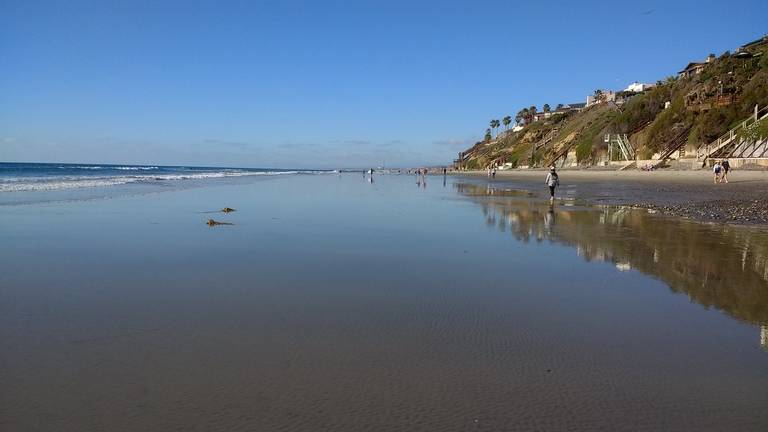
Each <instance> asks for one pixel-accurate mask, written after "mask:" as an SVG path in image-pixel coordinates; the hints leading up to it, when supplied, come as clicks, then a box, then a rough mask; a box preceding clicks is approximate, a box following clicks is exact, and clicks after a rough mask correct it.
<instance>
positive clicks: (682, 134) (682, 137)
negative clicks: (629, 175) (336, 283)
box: [653, 127, 691, 169]
mask: <svg viewBox="0 0 768 432" xmlns="http://www.w3.org/2000/svg"><path fill="white" fill-rule="evenodd" d="M690 130H691V128H690V127H686V128H682V129H681V130H680V131H679V132H678V133H677V134H675V136H674V137H673V138H672V139H671V140H669V141H667V145H666V146H664V152H663V153H662V154H661V156H660V157H659V159H658V160H657V161H656V163H654V164H653V168H654V169H655V168H658V167H660V166H661V165H662V164H663V163H664V162H666V160H667V159H669V157H670V156H672V154H673V153H675V152H676V151H678V150H680V147H682V146H684V145H685V143H686V142H687V141H688V132H689V131H690Z"/></svg>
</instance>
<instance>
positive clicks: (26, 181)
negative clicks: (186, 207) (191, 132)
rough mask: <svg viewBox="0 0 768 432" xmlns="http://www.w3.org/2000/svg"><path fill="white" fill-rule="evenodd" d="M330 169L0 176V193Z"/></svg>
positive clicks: (95, 168) (146, 168)
mask: <svg viewBox="0 0 768 432" xmlns="http://www.w3.org/2000/svg"><path fill="white" fill-rule="evenodd" d="M67 168H68V169H70V170H71V169H88V170H97V169H98V168H99V167H96V166H87V167H73V166H69V167H67ZM105 169H116V170H124V171H134V170H135V171H142V170H158V169H159V168H158V167H108V168H105ZM328 173H331V171H302V170H292V171H266V170H265V171H238V170H223V171H214V172H191V173H190V172H176V173H173V172H171V173H167V174H163V173H159V174H136V175H112V176H106V175H81V176H78V175H57V176H50V175H49V176H21V177H6V178H2V177H0V192H25V191H55V190H62V189H78V188H93V187H105V186H118V185H126V184H131V183H162V182H171V181H183V180H204V179H217V178H227V177H245V176H277V175H292V174H293V175H296V174H328Z"/></svg>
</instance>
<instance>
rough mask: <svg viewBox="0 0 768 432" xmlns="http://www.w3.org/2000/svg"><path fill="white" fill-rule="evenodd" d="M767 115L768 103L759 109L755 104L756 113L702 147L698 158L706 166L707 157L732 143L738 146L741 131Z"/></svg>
mask: <svg viewBox="0 0 768 432" xmlns="http://www.w3.org/2000/svg"><path fill="white" fill-rule="evenodd" d="M766 117H768V105H766V106H764V107H763V108H762V109H758V107H757V105H755V113H754V114H752V115H751V116H749V118H748V119H746V120H744V121H743V122H741V123H739V124H738V126H736V127H734V128H733V129H731V130H729V131H728V132H726V133H725V134H723V136H721V137H720V138H718V139H716V140H715V141H713V142H711V143H709V144H707V145H706V146H704V148H703V149H700V151H697V152H696V159H698V160H700V161H701V166H702V167H704V166H705V165H706V163H707V159H708V158H710V157H712V156H713V155H714V154H716V153H718V152H720V151H721V150H723V149H725V148H726V147H728V146H731V145H732V146H733V147H738V145H739V143H740V140H739V135H740V134H739V132H741V131H743V130H745V129H746V128H748V127H750V126H752V125H753V124H755V123H756V122H758V121H760V120H763V119H764V118H766ZM726 156H727V155H726Z"/></svg>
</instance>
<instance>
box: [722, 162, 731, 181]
mask: <svg viewBox="0 0 768 432" xmlns="http://www.w3.org/2000/svg"><path fill="white" fill-rule="evenodd" d="M722 166H723V182H725V183H728V171H730V170H731V163H730V162H728V159H724V160H723V163H722Z"/></svg>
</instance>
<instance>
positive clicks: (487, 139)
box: [485, 129, 493, 142]
mask: <svg viewBox="0 0 768 432" xmlns="http://www.w3.org/2000/svg"><path fill="white" fill-rule="evenodd" d="M492 138H493V137H492V136H491V130H490V129H486V130H485V142H488V141H490V140H491V139H492Z"/></svg>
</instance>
